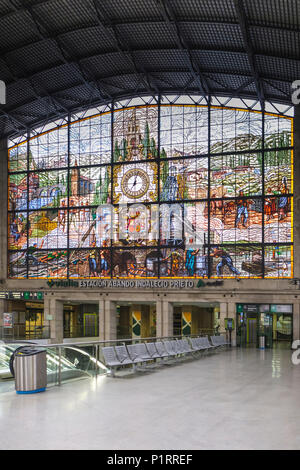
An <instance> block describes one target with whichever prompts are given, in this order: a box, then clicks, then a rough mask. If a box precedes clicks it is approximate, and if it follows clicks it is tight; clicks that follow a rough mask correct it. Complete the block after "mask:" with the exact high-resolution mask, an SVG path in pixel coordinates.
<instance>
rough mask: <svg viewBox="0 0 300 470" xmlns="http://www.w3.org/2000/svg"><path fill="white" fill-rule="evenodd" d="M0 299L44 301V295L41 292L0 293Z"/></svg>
mask: <svg viewBox="0 0 300 470" xmlns="http://www.w3.org/2000/svg"><path fill="white" fill-rule="evenodd" d="M0 299H6V300H44V293H43V292H31V291H24V292H18V291H8V292H0Z"/></svg>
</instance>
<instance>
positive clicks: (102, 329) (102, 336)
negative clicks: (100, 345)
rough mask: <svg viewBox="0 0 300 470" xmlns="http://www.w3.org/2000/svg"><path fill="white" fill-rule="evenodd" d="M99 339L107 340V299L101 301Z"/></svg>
mask: <svg viewBox="0 0 300 470" xmlns="http://www.w3.org/2000/svg"><path fill="white" fill-rule="evenodd" d="M98 332H99V340H100V341H104V340H105V301H104V300H100V301H99V324H98Z"/></svg>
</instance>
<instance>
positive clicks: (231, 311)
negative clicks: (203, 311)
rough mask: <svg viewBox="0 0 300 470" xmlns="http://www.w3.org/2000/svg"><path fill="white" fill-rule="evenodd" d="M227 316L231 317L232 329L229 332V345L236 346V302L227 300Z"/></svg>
mask: <svg viewBox="0 0 300 470" xmlns="http://www.w3.org/2000/svg"><path fill="white" fill-rule="evenodd" d="M227 317H228V318H233V321H234V330H233V331H232V332H231V346H236V328H237V324H236V304H235V302H228V304H227Z"/></svg>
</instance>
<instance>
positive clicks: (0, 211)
mask: <svg viewBox="0 0 300 470" xmlns="http://www.w3.org/2000/svg"><path fill="white" fill-rule="evenodd" d="M7 160H8V153H7V140H6V139H3V140H0V184H1V191H0V220H1V230H0V281H1V280H5V279H6V277H7V194H8V191H7Z"/></svg>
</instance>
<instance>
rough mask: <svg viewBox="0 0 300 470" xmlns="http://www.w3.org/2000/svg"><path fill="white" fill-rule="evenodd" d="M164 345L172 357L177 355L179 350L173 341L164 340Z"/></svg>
mask: <svg viewBox="0 0 300 470" xmlns="http://www.w3.org/2000/svg"><path fill="white" fill-rule="evenodd" d="M164 347H165V348H166V351H167V353H168V354H169V356H170V357H173V358H175V357H176V356H177V352H176V351H175V349H174V347H173V344H172V341H164Z"/></svg>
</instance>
